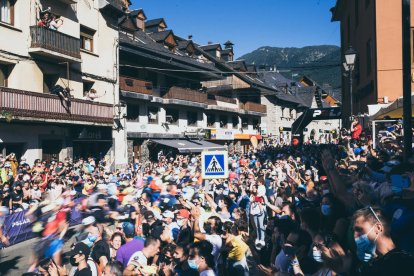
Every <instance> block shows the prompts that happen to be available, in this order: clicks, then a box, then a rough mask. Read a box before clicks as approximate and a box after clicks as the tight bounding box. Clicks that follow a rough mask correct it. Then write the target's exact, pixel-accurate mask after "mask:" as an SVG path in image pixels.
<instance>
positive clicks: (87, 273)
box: [74, 266, 92, 276]
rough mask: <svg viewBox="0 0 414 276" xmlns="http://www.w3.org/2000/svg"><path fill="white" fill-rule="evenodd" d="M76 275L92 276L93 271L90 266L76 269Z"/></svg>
mask: <svg viewBox="0 0 414 276" xmlns="http://www.w3.org/2000/svg"><path fill="white" fill-rule="evenodd" d="M74 276H92V271H91V269H90V267H89V266H87V267H85V268H84V269H81V270H76V272H75V274H74Z"/></svg>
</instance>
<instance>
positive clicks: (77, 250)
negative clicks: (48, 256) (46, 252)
mask: <svg viewBox="0 0 414 276" xmlns="http://www.w3.org/2000/svg"><path fill="white" fill-rule="evenodd" d="M90 253H91V250H90V249H89V247H88V246H87V245H86V244H84V243H83V242H78V243H77V244H75V246H74V247H72V250H71V251H69V252H68V255H69V256H75V255H77V254H83V255H85V256H86V257H88V256H89V254H90Z"/></svg>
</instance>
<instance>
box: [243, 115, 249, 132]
mask: <svg viewBox="0 0 414 276" xmlns="http://www.w3.org/2000/svg"><path fill="white" fill-rule="evenodd" d="M241 121H242V122H241V123H242V128H243V129H247V128H248V127H249V119H248V118H247V117H242V118H241Z"/></svg>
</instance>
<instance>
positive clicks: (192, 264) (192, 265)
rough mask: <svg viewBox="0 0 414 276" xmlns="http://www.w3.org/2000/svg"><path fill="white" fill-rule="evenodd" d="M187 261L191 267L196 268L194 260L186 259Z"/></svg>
mask: <svg viewBox="0 0 414 276" xmlns="http://www.w3.org/2000/svg"><path fill="white" fill-rule="evenodd" d="M187 262H188V266H189V267H190V268H191V269H194V270H198V264H197V263H196V262H195V261H194V260H187Z"/></svg>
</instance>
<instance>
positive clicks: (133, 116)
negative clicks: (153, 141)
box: [126, 104, 139, 122]
mask: <svg viewBox="0 0 414 276" xmlns="http://www.w3.org/2000/svg"><path fill="white" fill-rule="evenodd" d="M126 119H127V120H128V121H133V122H138V121H139V105H137V104H128V105H127V117H126Z"/></svg>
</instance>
